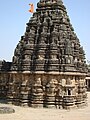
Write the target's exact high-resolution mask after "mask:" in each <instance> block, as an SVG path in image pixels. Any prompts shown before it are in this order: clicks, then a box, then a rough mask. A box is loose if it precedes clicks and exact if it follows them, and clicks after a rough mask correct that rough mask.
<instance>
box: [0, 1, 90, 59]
mask: <svg viewBox="0 0 90 120" xmlns="http://www.w3.org/2000/svg"><path fill="white" fill-rule="evenodd" d="M38 1H39V0H0V60H3V59H4V60H6V61H11V60H12V56H13V53H14V49H15V47H16V45H17V43H18V41H19V40H20V38H21V36H22V35H24V33H25V30H26V23H27V22H28V21H29V19H30V17H31V16H32V14H31V13H30V12H28V10H29V8H30V7H29V5H28V4H29V3H33V4H34V6H35V9H36V5H37V2H38ZM63 2H64V5H65V6H66V8H67V12H68V15H69V18H70V20H71V24H72V26H73V27H74V30H75V33H76V34H77V36H78V38H79V40H80V43H81V45H82V46H83V48H84V50H85V53H86V59H87V60H90V53H89V52H90V50H89V49H90V37H89V35H90V13H89V12H90V0H63Z"/></svg>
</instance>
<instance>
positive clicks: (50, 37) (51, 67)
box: [0, 0, 87, 109]
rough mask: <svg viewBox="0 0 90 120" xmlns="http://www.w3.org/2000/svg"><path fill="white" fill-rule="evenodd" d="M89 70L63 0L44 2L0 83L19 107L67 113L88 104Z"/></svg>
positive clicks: (38, 5)
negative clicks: (73, 108) (60, 110)
mask: <svg viewBox="0 0 90 120" xmlns="http://www.w3.org/2000/svg"><path fill="white" fill-rule="evenodd" d="M2 63H3V65H2ZM5 65H6V66H8V67H7V69H5ZM86 70H87V69H86V63H85V54H84V50H83V48H82V47H81V46H80V42H79V39H78V38H77V36H76V34H75V33H74V29H73V27H72V25H71V23H70V19H69V17H68V15H67V11H66V8H65V6H64V5H63V2H62V0H40V2H38V4H37V9H36V12H35V13H34V14H33V16H32V17H31V18H30V20H29V22H28V23H27V27H26V32H25V35H24V36H22V37H21V40H20V41H19V43H18V45H17V47H16V49H15V52H14V56H13V60H12V63H6V62H1V72H0V73H1V76H0V80H1V81H2V82H3V81H4V82H5V80H6V82H5V84H4V86H2V87H3V88H4V87H5V86H7V88H6V87H5V89H4V93H5V95H6V96H7V100H8V101H9V102H12V103H13V104H15V105H22V106H31V107H57V108H66V109H67V108H71V107H79V106H82V105H85V104H86V97H87V95H86V88H85V87H86V86H85V77H86ZM4 82H3V83H4ZM5 90H7V91H5Z"/></svg>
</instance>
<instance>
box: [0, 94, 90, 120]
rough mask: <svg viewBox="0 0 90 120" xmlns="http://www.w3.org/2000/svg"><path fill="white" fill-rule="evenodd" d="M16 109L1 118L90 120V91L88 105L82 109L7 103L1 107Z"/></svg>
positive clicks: (7, 119)
mask: <svg viewBox="0 0 90 120" xmlns="http://www.w3.org/2000/svg"><path fill="white" fill-rule="evenodd" d="M8 106H9V107H11V108H14V109H15V113H12V114H0V120H90V93H89V92H88V106H86V107H84V108H81V109H73V110H60V109H45V108H44V109H41V108H37V109H36V108H24V107H18V106H13V105H7V104H0V107H8Z"/></svg>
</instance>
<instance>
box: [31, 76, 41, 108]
mask: <svg viewBox="0 0 90 120" xmlns="http://www.w3.org/2000/svg"><path fill="white" fill-rule="evenodd" d="M42 88H43V87H42V84H41V78H40V77H38V78H37V77H36V78H35V81H34V84H32V93H31V107H43V89H42Z"/></svg>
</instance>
